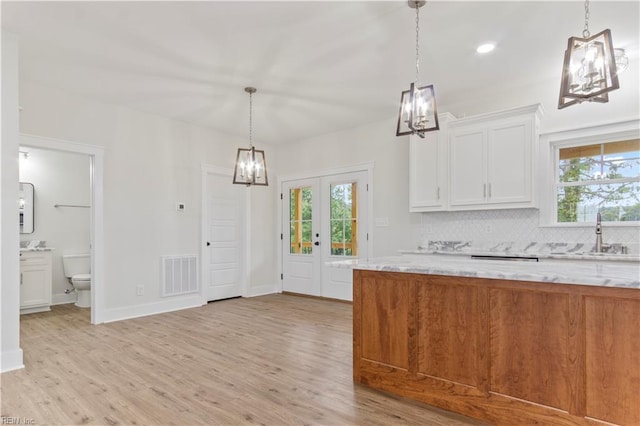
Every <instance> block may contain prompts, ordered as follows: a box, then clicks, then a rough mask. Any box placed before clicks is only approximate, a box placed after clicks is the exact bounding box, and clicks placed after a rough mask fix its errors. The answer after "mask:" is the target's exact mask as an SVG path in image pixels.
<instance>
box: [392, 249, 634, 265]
mask: <svg viewBox="0 0 640 426" xmlns="http://www.w3.org/2000/svg"><path fill="white" fill-rule="evenodd" d="M398 252H399V253H401V254H419V255H450V256H467V257H468V256H471V255H475V256H519V257H537V258H539V259H561V260H585V261H590V262H594V261H595V262H598V261H616V262H640V256H638V255H635V254H613V253H593V252H581V253H543V252H524V251H523V252H519V251H516V252H495V251H482V250H480V251H478V250H461V251H449V250H424V249H423V250H420V249H418V250H399V251H398Z"/></svg>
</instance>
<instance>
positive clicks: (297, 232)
mask: <svg viewBox="0 0 640 426" xmlns="http://www.w3.org/2000/svg"><path fill="white" fill-rule="evenodd" d="M289 198H290V203H289V206H290V207H289V226H290V229H291V234H290V235H291V241H290V249H289V253H292V254H312V252H313V245H312V244H311V234H312V225H313V222H312V220H313V217H312V209H311V207H312V198H313V195H312V192H311V188H310V187H304V188H292V189H290V190H289Z"/></svg>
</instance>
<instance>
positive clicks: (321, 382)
mask: <svg viewBox="0 0 640 426" xmlns="http://www.w3.org/2000/svg"><path fill="white" fill-rule="evenodd" d="M351 309H352V307H351V305H349V304H345V303H339V302H332V301H324V300H315V299H309V298H302V297H296V296H290V295H269V296H262V297H256V298H250V299H232V300H226V301H220V302H215V303H210V304H208V305H207V306H203V307H201V308H195V309H188V310H183V311H178V312H172V313H167V314H162V315H154V316H148V317H144V318H138V319H132V320H127V321H120V322H115V323H109V324H101V325H95V326H92V325H90V324H89V312H88V310H81V309H78V308H76V307H74V306H73V305H61V306H54V307H53V310H52V311H51V312H47V313H40V314H30V315H24V316H22V318H21V322H20V325H21V347H22V348H23V350H24V353H25V365H26V369H24V370H18V371H13V372H8V373H4V374H2V376H1V383H0V386H1V391H2V394H1V395H2V416H10V417H19V418H20V419H21V421H22V424H24V422H25V419H32V420H33V421H34V424H37V425H42V424H55V425H71V424H105V425H115V424H131V425H133V424H136V425H142V424H145V425H169V424H176V425H196V424H207V425H214V424H219V425H239V424H264V425H348V424H354V425H395V424H398V425H402V424H412V425H463V424H480V423H479V422H475V421H473V420H470V419H467V418H464V417H461V416H458V415H455V414H451V413H447V412H445V411H442V410H438V409H435V408H431V407H429V406H426V405H421V404H418V403H414V402H411V401H407V400H402V399H398V398H395V397H393V396H390V395H387V394H384V393H381V392H377V391H373V390H371V389H368V388H366V387H361V386H356V385H354V384H353V381H352V370H351V368H352V367H351V365H352V348H351V345H352V334H351V327H352V323H351ZM5 423H6V422H5Z"/></svg>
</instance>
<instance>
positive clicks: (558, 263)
mask: <svg viewBox="0 0 640 426" xmlns="http://www.w3.org/2000/svg"><path fill="white" fill-rule="evenodd" d="M494 254H495V253H494ZM329 264H330V266H333V267H337V268H345V269H360V270H368V271H387V272H407V273H417V274H430V275H452V276H460V277H476V278H493V279H504V280H515V281H535V282H545V283H562V284H582V285H593V286H601V287H621V288H634V289H640V263H634V262H611V261H604V260H603V261H591V262H585V261H576V260H568V259H563V260H558V259H549V260H545V259H543V260H541V261H539V262H527V261H509V260H493V259H492V260H479V259H471V258H470V257H462V256H459V255H442V254H432V255H425V254H420V255H416V254H405V255H401V256H389V257H380V258H374V259H368V260H365V259H355V260H343V261H336V262H329Z"/></svg>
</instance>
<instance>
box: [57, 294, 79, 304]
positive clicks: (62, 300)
mask: <svg viewBox="0 0 640 426" xmlns="http://www.w3.org/2000/svg"><path fill="white" fill-rule="evenodd" d="M76 299H77V296H76V292H75V291H72V292H71V293H68V294H65V293H58V294H54V295H52V296H51V304H52V305H66V304H67V303H75V301H76Z"/></svg>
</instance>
